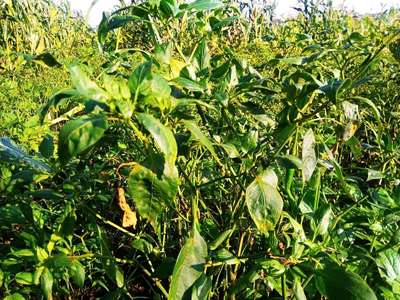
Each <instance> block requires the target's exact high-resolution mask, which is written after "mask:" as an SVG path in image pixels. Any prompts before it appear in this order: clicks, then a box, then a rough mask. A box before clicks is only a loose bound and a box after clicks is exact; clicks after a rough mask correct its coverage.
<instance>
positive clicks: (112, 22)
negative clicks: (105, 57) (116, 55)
mask: <svg viewBox="0 0 400 300" xmlns="http://www.w3.org/2000/svg"><path fill="white" fill-rule="evenodd" d="M134 20H140V18H139V17H137V16H120V15H112V16H111V17H108V16H107V14H106V13H103V17H102V19H101V22H100V24H99V26H98V28H97V38H98V41H99V44H100V45H101V46H103V45H104V43H105V41H106V38H107V35H108V33H109V32H110V31H111V30H114V29H116V28H119V27H122V26H124V25H125V24H127V23H129V22H132V21H134Z"/></svg>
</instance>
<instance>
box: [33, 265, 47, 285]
mask: <svg viewBox="0 0 400 300" xmlns="http://www.w3.org/2000/svg"><path fill="white" fill-rule="evenodd" d="M44 268H45V267H44V266H40V267H36V269H35V272H34V273H33V284H34V285H38V284H39V283H40V277H41V276H42V273H43V271H44Z"/></svg>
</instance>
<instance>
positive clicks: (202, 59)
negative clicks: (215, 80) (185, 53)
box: [192, 39, 211, 72]
mask: <svg viewBox="0 0 400 300" xmlns="http://www.w3.org/2000/svg"><path fill="white" fill-rule="evenodd" d="M210 59H211V58H210V54H209V52H208V47H207V44H206V41H205V39H202V41H201V42H200V43H199V44H198V46H197V48H196V51H195V52H194V61H193V62H192V65H193V67H194V68H195V70H196V72H200V71H202V70H203V69H206V68H209V67H210Z"/></svg>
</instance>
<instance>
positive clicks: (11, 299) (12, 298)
mask: <svg viewBox="0 0 400 300" xmlns="http://www.w3.org/2000/svg"><path fill="white" fill-rule="evenodd" d="M4 300H25V298H24V296H22V295H21V294H19V293H14V294H12V295H9V296H7V297H5V298H4Z"/></svg>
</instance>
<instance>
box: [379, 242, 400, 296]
mask: <svg viewBox="0 0 400 300" xmlns="http://www.w3.org/2000/svg"><path fill="white" fill-rule="evenodd" d="M375 261H376V264H377V266H378V268H379V273H380V274H381V276H382V277H383V278H385V279H386V281H387V282H388V283H389V284H390V285H391V286H392V287H393V290H396V291H397V292H400V255H399V253H398V251H395V250H393V249H388V250H385V251H383V252H381V253H379V256H378V258H377V259H376V260H375Z"/></svg>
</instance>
